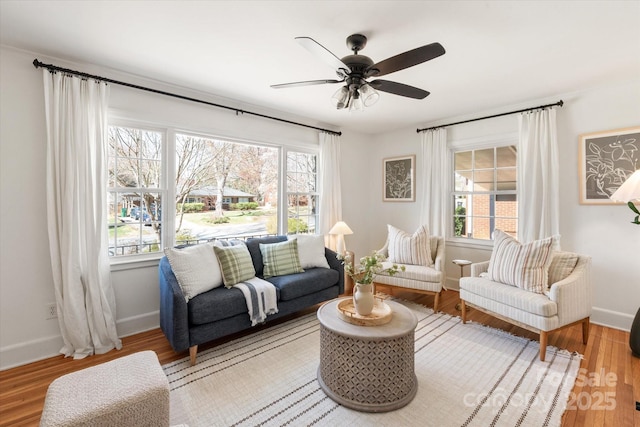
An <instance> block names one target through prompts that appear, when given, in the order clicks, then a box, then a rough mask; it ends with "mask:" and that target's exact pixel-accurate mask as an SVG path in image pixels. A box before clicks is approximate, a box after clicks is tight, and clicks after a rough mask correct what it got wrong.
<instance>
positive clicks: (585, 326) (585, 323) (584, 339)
mask: <svg viewBox="0 0 640 427" xmlns="http://www.w3.org/2000/svg"><path fill="white" fill-rule="evenodd" d="M588 340H589V318H588V317H587V318H586V319H584V321H583V322H582V344H586V343H587V341H588Z"/></svg>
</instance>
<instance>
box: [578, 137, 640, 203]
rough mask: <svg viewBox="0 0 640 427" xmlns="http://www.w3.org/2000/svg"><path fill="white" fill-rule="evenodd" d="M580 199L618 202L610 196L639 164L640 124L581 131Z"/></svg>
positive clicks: (590, 201) (581, 200)
mask: <svg viewBox="0 0 640 427" xmlns="http://www.w3.org/2000/svg"><path fill="white" fill-rule="evenodd" d="M579 144H580V146H579V156H578V158H579V162H580V163H579V167H578V171H579V174H580V203H581V204H593V205H609V204H620V203H618V202H614V201H613V200H611V199H610V198H609V196H611V194H613V192H614V191H616V190H617V189H618V187H620V185H622V183H623V182H624V181H625V180H626V179H627V178H628V177H629V176H631V174H632V173H634V172H635V171H636V169H638V168H640V126H638V127H632V128H627V129H615V130H610V131H602V132H595V133H588V134H585V135H580V141H579Z"/></svg>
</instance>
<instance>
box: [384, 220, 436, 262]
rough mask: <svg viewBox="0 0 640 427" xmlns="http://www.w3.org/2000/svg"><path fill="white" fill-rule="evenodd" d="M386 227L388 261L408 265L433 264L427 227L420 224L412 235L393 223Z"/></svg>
mask: <svg viewBox="0 0 640 427" xmlns="http://www.w3.org/2000/svg"><path fill="white" fill-rule="evenodd" d="M387 227H388V236H387V242H388V251H389V259H388V261H389V262H392V263H396V264H410V265H424V266H427V267H428V266H431V265H433V259H432V257H431V242H430V239H429V229H428V228H427V226H426V225H422V226H420V227H419V228H418V229H417V230H416V232H415V233H413V235H410V234H409V233H407V232H406V231H403V230H400V229H399V228H396V227H394V226H393V225H387Z"/></svg>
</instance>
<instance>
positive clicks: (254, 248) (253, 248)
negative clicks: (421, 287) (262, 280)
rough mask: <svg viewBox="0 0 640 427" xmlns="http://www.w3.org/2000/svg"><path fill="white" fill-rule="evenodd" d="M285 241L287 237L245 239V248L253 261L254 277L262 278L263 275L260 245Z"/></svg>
mask: <svg viewBox="0 0 640 427" xmlns="http://www.w3.org/2000/svg"><path fill="white" fill-rule="evenodd" d="M286 240H287V236H267V237H253V238H251V239H247V242H246V244H247V248H248V249H249V253H250V254H251V261H253V268H254V269H255V271H256V276H258V277H262V274H263V273H264V265H263V264H262V253H261V252H260V243H262V244H268V243H278V242H284V241H286Z"/></svg>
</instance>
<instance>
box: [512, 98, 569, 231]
mask: <svg viewBox="0 0 640 427" xmlns="http://www.w3.org/2000/svg"><path fill="white" fill-rule="evenodd" d="M518 122H519V129H520V139H519V147H518V151H519V153H518V187H519V188H518V223H519V227H518V228H519V229H518V238H519V240H520V241H522V242H531V241H533V240H537V239H543V238H545V237H550V236H554V235H557V234H558V233H559V230H560V228H559V219H558V218H559V215H560V208H559V204H560V196H559V190H558V185H559V172H560V167H559V163H558V136H557V130H556V110H555V108H549V109H545V110H539V111H532V112H528V113H522V114H520V115H519V116H518Z"/></svg>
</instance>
